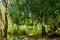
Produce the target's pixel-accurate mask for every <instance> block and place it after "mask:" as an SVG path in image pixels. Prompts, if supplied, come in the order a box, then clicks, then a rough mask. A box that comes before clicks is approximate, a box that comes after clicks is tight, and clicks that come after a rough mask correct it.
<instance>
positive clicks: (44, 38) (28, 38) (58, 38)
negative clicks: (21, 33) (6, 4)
mask: <svg viewBox="0 0 60 40" xmlns="http://www.w3.org/2000/svg"><path fill="white" fill-rule="evenodd" d="M24 40H60V37H59V36H58V37H57V36H55V37H52V38H46V37H43V38H38V39H34V38H30V37H25V38H24Z"/></svg>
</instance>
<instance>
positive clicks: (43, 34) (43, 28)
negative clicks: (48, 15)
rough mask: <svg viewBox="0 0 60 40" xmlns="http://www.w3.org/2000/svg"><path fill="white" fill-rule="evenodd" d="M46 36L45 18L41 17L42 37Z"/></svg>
mask: <svg viewBox="0 0 60 40" xmlns="http://www.w3.org/2000/svg"><path fill="white" fill-rule="evenodd" d="M43 36H46V32H45V16H44V15H43V17H42V37H43Z"/></svg>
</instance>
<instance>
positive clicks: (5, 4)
mask: <svg viewBox="0 0 60 40" xmlns="http://www.w3.org/2000/svg"><path fill="white" fill-rule="evenodd" d="M7 3H8V0H4V1H3V4H4V6H5V13H4V14H5V25H4V27H5V29H4V38H5V39H6V40H7V29H8V20H7Z"/></svg>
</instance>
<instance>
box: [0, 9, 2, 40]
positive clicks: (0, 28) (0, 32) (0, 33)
mask: <svg viewBox="0 0 60 40" xmlns="http://www.w3.org/2000/svg"><path fill="white" fill-rule="evenodd" d="M1 39H2V13H1V9H0V40H1Z"/></svg>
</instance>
